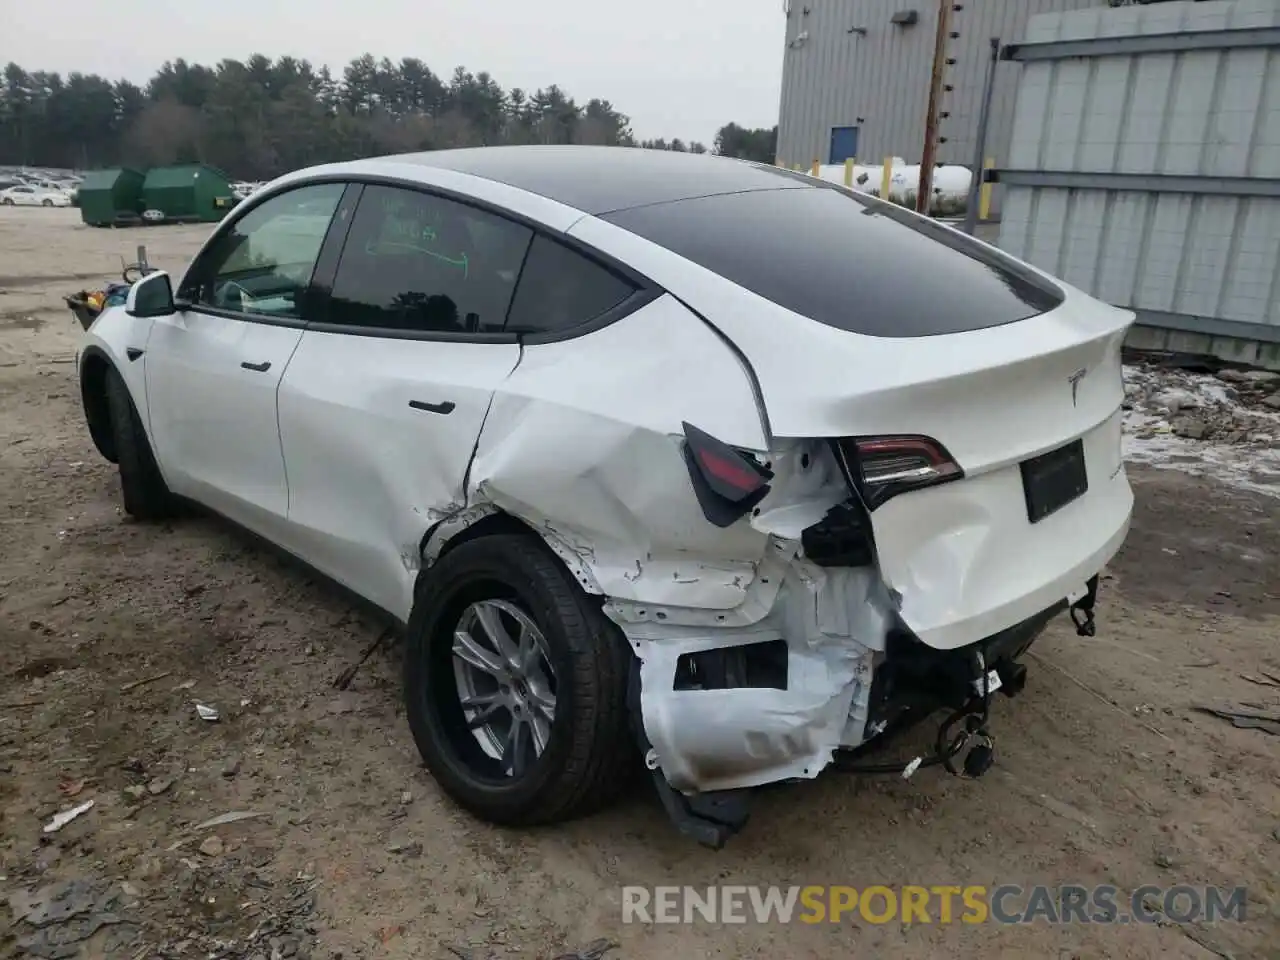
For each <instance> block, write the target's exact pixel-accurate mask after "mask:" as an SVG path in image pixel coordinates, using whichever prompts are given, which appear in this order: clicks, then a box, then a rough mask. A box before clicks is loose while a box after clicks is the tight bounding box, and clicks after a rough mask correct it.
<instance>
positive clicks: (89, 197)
mask: <svg viewBox="0 0 1280 960" xmlns="http://www.w3.org/2000/svg"><path fill="white" fill-rule="evenodd" d="M142 182H143V176H142V174H141V173H139V172H138V171H137V170H131V169H130V168H128V167H111V168H109V169H106V170H92V171H90V172H89V173H87V174H85V178H84V182H83V183H81V184H80V194H79V199H80V217H81V219H83V220H84V222H85V223H87V224H89V225H90V226H94V227H107V226H110V225H111V224H113V223H120V222H130V221H134V222H136V221H137V219H138V214H139V213H141V212H142V211H141V208H140V204H141V203H142Z"/></svg>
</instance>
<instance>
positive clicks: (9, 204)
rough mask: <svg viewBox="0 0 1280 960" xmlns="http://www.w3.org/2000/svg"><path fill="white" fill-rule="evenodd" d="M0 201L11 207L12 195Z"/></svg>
mask: <svg viewBox="0 0 1280 960" xmlns="http://www.w3.org/2000/svg"><path fill="white" fill-rule="evenodd" d="M0 203H3V204H4V205H5V206H6V207H12V206H13V198H12V197H5V198H4V200H3V201H0Z"/></svg>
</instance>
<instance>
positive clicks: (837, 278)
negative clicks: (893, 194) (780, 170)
mask: <svg viewBox="0 0 1280 960" xmlns="http://www.w3.org/2000/svg"><path fill="white" fill-rule="evenodd" d="M604 219H606V220H609V221H610V222H612V223H615V224H617V225H618V226H620V227H622V228H623V229H625V230H629V231H631V232H632V233H636V234H638V235H640V236H642V237H644V238H645V239H647V240H652V241H653V242H654V243H657V244H658V245H659V246H662V247H665V248H667V249H668V250H671V251H673V252H675V253H678V254H680V255H681V256H683V257H686V258H688V259H689V260H692V261H693V262H695V263H697V264H699V265H701V266H703V267H706V268H707V269H709V270H711V271H713V272H715V273H718V274H719V275H721V276H722V277H725V278H727V279H729V280H732V281H733V282H734V283H736V284H738V285H739V286H742V287H745V288H746V289H748V290H750V291H752V292H753V293H757V294H759V295H760V296H762V297H764V298H766V299H768V300H772V301H773V302H774V303H776V304H778V305H779V306H782V307H786V308H787V309H788V310H793V311H795V312H796V313H799V314H803V315H804V316H806V317H809V318H811V319H813V320H817V321H818V322H820V323H825V324H827V325H829V326H833V327H839V328H841V329H843V330H850V331H852V332H854V333H860V334H865V335H868V336H873V337H928V336H936V335H939V334H947V333H961V332H963V331H966V330H980V329H983V328H984V327H995V326H999V325H1001V324H1005V323H1013V322H1015V321H1017V320H1025V319H1027V318H1028V317H1033V316H1036V315H1037V314H1040V313H1044V312H1045V311H1047V310H1051V309H1053V308H1054V307H1056V306H1057V305H1058V304H1060V303H1061V302H1062V294H1061V292H1060V291H1059V290H1058V289H1057V288H1056V287H1055V286H1053V285H1052V284H1050V283H1048V282H1047V281H1045V280H1044V279H1042V278H1041V277H1040V276H1039V275H1037V274H1036V273H1034V272H1033V271H1031V270H1028V269H1027V268H1026V267H1024V266H1022V265H1021V264H1019V263H1018V262H1017V261H1014V260H1012V259H1010V258H1009V257H1006V256H1004V255H1002V254H1000V253H998V252H995V251H992V250H989V249H988V248H986V247H984V246H982V245H981V244H979V243H977V242H976V241H974V240H972V239H970V238H969V237H967V236H965V235H963V234H959V233H956V232H954V231H951V230H948V229H946V228H944V227H942V226H940V225H938V224H936V223H934V222H933V221H931V220H927V219H924V218H921V217H915V216H913V215H911V214H910V213H908V212H906V211H905V210H902V209H900V208H898V207H895V206H893V205H892V204H888V203H881V202H880V201H878V200H875V199H874V198H871V197H866V196H862V195H858V194H851V193H849V192H847V191H844V190H840V189H838V188H834V187H832V188H825V187H814V188H812V189H807V190H766V191H756V192H752V193H736V194H725V195H720V196H711V197H699V198H696V199H690V200H680V201H676V202H674V203H666V204H657V205H654V206H649V207H639V208H635V209H632V210H622V211H619V212H617V213H611V214H608V215H606V216H605V218H604Z"/></svg>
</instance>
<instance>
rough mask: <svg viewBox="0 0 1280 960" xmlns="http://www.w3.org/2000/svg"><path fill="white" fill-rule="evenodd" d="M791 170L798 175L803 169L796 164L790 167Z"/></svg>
mask: <svg viewBox="0 0 1280 960" xmlns="http://www.w3.org/2000/svg"><path fill="white" fill-rule="evenodd" d="M791 169H792V170H794V171H795V172H796V173H799V172H800V171H801V170H802V169H803V167H801V166H800V164H798V163H794V164H792V165H791Z"/></svg>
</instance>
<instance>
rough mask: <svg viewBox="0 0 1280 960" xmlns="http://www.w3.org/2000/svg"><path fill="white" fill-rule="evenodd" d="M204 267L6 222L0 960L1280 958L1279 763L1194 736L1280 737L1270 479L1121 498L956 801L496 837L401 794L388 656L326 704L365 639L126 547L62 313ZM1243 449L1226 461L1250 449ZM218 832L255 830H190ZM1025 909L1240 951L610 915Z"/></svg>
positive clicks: (194, 538)
mask: <svg viewBox="0 0 1280 960" xmlns="http://www.w3.org/2000/svg"><path fill="white" fill-rule="evenodd" d="M206 233H207V231H206V230H205V229H204V228H201V227H194V228H187V227H182V228H163V227H157V228H147V229H141V230H135V231H132V232H130V231H114V230H93V229H89V228H85V227H82V226H81V225H80V224H79V223H78V220H77V216H76V211H74V210H70V211H65V210H52V211H46V210H8V209H6V210H4V211H0V477H3V480H4V482H3V483H0V498H2V500H0V530H3V537H2V538H0V542H2V543H3V547H4V549H3V551H0V897H3V896H5V895H8V897H9V906H10V911H11V914H12V916H13V918H14V922H13V925H12V926H11V927H5V926H4V923H3V921H0V955H11V954H16V955H19V956H22V955H30V956H49V957H61V956H67V957H74V956H84V957H112V958H134V960H143V958H147V957H192V958H194V957H244V958H255V960H257V958H261V960H268V958H275V957H288V956H310V957H312V958H317V960H320V958H323V960H337V958H339V957H342V958H346V960H350V958H364V957H367V958H374V957H387V958H409V957H413V958H419V957H422V958H434V957H437V956H439V957H449V956H462V957H468V958H475V960H484V958H488V957H497V958H507V957H524V958H533V957H555V956H559V955H562V954H565V953H568V954H569V955H571V956H573V955H577V954H578V952H579V951H584V950H586V948H587V947H588V945H590V944H592V943H593V942H594V941H597V940H599V939H601V938H607V939H608V940H610V941H612V942H615V943H616V944H617V946H616V948H614V949H612V950H610V951H609V952H608V953H607V956H608V957H609V958H611V960H612V958H623V960H642V958H667V957H671V958H681V960H688V958H701V957H723V958H730V957H762V958H764V957H768V958H777V957H788V958H805V957H815V958H816V957H833V958H834V957H848V956H851V955H855V953H856V955H866V956H877V955H880V956H904V957H924V956H933V955H937V956H949V957H959V958H968V957H973V958H978V957H982V958H990V957H1011V958H1012V957H1050V958H1052V957H1059V958H1071V957H1079V958H1084V957H1153V956H1159V957H1162V958H1168V960H1172V958H1183V957H1185V958H1195V960H1204V958H1211V957H1213V956H1215V955H1217V956H1233V957H1240V958H1243V957H1265V956H1270V957H1276V956H1280V953H1277V952H1276V951H1277V947H1276V945H1277V943H1280V922H1278V919H1277V917H1278V912H1280V874H1278V870H1277V868H1278V866H1280V789H1277V788H1278V787H1280V763H1277V760H1278V759H1280V749H1278V746H1280V740H1278V739H1277V737H1276V736H1274V735H1272V734H1269V733H1268V732H1267V731H1265V730H1260V729H1237V728H1235V727H1233V726H1231V725H1230V724H1228V723H1227V722H1224V721H1222V720H1220V719H1217V718H1216V717H1213V716H1208V715H1205V714H1201V713H1198V712H1195V711H1194V710H1193V706H1194V705H1195V704H1199V703H1203V702H1218V701H1228V702H1234V703H1240V702H1249V703H1254V704H1258V705H1260V708H1261V709H1269V710H1271V711H1275V710H1277V709H1280V686H1276V685H1272V684H1271V683H1270V682H1268V681H1267V676H1266V674H1267V673H1270V674H1271V675H1274V676H1277V677H1280V649H1278V648H1277V645H1276V638H1277V637H1278V636H1280V511H1278V510H1277V501H1276V500H1275V499H1274V498H1273V497H1271V496H1268V495H1267V480H1268V478H1267V477H1266V476H1265V475H1262V474H1258V475H1257V476H1256V477H1255V478H1254V480H1255V481H1256V482H1254V483H1253V486H1254V487H1260V488H1261V489H1253V488H1249V489H1245V488H1242V487H1241V486H1240V485H1235V486H1232V485H1230V484H1228V483H1224V482H1222V481H1220V480H1217V479H1214V477H1213V476H1191V475H1188V474H1187V473H1186V472H1180V471H1178V470H1168V469H1158V468H1157V467H1155V466H1143V465H1138V466H1135V467H1134V468H1133V469H1132V479H1133V483H1134V487H1135V489H1136V492H1137V497H1138V506H1137V512H1136V515H1135V518H1134V526H1133V532H1132V534H1131V536H1130V538H1129V541H1128V543H1127V545H1126V546H1125V548H1124V550H1123V552H1122V553H1121V555H1120V556H1119V557H1118V559H1117V560H1116V562H1115V563H1114V564H1113V565H1112V567H1111V569H1110V570H1109V571H1108V573H1107V576H1106V579H1105V582H1104V584H1103V596H1102V602H1101V607H1100V629H1099V633H1098V637H1097V638H1096V639H1093V640H1084V639H1080V638H1077V637H1076V636H1075V635H1074V632H1073V631H1072V630H1070V629H1069V627H1067V626H1064V624H1061V623H1060V624H1057V625H1055V626H1054V627H1052V628H1051V629H1050V631H1049V632H1048V633H1047V634H1046V635H1045V636H1044V638H1043V639H1042V640H1041V641H1040V643H1039V644H1037V646H1036V648H1035V650H1034V651H1033V652H1034V654H1035V656H1034V658H1033V659H1032V660H1031V661H1030V662H1029V666H1030V675H1029V681H1028V684H1027V688H1026V691H1025V692H1024V693H1023V695H1022V696H1020V697H1018V698H1017V699H1014V700H1005V699H1003V698H1001V699H999V701H998V702H997V704H996V706H995V710H994V724H993V727H992V730H993V733H994V734H995V736H996V743H997V747H998V750H999V760H998V762H997V765H996V767H995V768H994V770H993V771H992V773H991V774H989V775H988V776H987V777H986V778H984V779H982V780H980V781H960V780H955V779H951V778H948V777H946V776H945V775H944V774H940V773H937V772H934V771H925V772H922V773H920V774H917V775H916V776H915V777H914V778H913V779H912V780H910V781H903V780H901V779H899V778H885V779H851V778H842V777H840V776H834V775H833V776H827V777H823V778H821V779H819V780H818V781H816V782H813V783H806V784H803V785H798V786H794V787H788V788H785V789H780V790H773V791H768V792H766V793H764V794H762V795H761V796H760V797H759V801H758V803H757V804H756V807H755V812H754V816H753V819H752V822H751V823H750V825H749V826H748V828H747V830H746V832H745V833H743V834H742V835H741V836H739V837H738V838H736V839H735V840H734V841H732V842H731V843H730V845H729V846H728V847H727V848H726V849H725V850H724V851H722V852H720V853H710V852H707V851H705V850H702V849H700V848H698V847H696V846H693V845H691V844H690V843H688V842H687V841H685V840H683V839H682V838H681V837H679V836H678V835H677V834H676V833H675V831H674V830H673V829H672V828H671V827H670V825H669V824H668V823H667V821H666V818H665V816H664V814H663V813H662V811H661V808H660V807H659V805H658V803H657V801H656V799H655V798H654V797H653V796H652V795H651V794H650V793H649V792H648V791H637V792H636V793H635V795H634V796H632V797H631V798H630V799H628V800H627V801H626V802H625V803H624V804H622V805H621V806H619V807H617V808H616V809H613V810H610V811H608V812H606V813H604V814H602V815H599V816H597V817H594V818H592V819H589V820H586V821H583V822H579V823H574V824H571V825H568V826H563V827H558V828H554V829H541V830H536V831H528V832H513V831H507V830H498V829H494V828H492V827H489V826H487V825H485V824H482V823H478V822H476V821H474V820H473V819H471V818H470V817H468V816H467V815H466V814H464V813H462V812H460V811H459V810H458V809H456V808H455V807H453V806H452V805H451V804H450V803H449V802H448V801H447V800H446V799H445V798H444V797H443V796H442V795H441V793H440V791H439V790H438V789H437V788H436V786H435V784H434V783H433V782H432V780H431V778H430V777H429V776H428V775H427V774H426V773H425V772H424V771H423V770H422V769H421V766H420V764H419V761H418V758H417V754H416V751H415V750H414V747H413V744H412V741H411V739H410V737H409V733H408V729H407V726H406V724H405V722H404V717H403V713H402V710H401V707H400V703H399V690H398V669H399V668H398V664H397V662H396V661H397V656H396V652H395V651H394V650H393V651H390V652H386V653H383V654H379V655H375V656H374V657H373V658H372V659H371V660H370V662H369V663H367V664H366V665H365V666H364V667H363V668H362V669H361V670H360V672H359V674H358V675H357V677H356V680H355V683H354V684H353V686H352V687H351V689H349V690H348V691H346V692H343V693H339V692H337V691H335V690H334V688H333V686H332V681H333V679H334V678H335V676H336V675H337V674H338V673H340V672H341V671H342V670H343V669H344V668H345V667H347V666H348V665H350V664H352V663H354V662H355V661H356V659H358V657H359V655H360V652H361V651H362V650H363V649H364V648H365V647H366V646H367V645H368V644H369V643H370V642H371V641H372V640H373V639H374V638H375V637H376V636H377V634H378V632H379V630H380V626H379V625H378V624H375V623H373V622H371V621H368V620H366V619H364V618H363V616H362V615H361V614H360V613H359V612H357V611H356V610H354V609H352V607H351V606H350V605H349V604H348V603H347V602H346V601H345V600H344V599H343V598H342V597H340V596H338V595H336V594H335V593H334V592H332V590H331V589H329V588H327V587H326V586H324V585H323V584H321V583H318V582H316V581H314V580H313V579H311V578H310V577H308V575H307V574H306V572H305V571H302V570H300V569H298V568H297V567H296V566H294V565H292V564H290V563H287V562H285V561H283V560H281V559H278V558H277V557H276V556H274V555H273V554H271V553H268V552H266V551H264V550H263V549H262V548H261V547H259V546H257V545H255V544H254V543H253V542H252V541H250V540H249V539H248V538H246V537H245V536H243V535H241V534H239V533H237V532H236V531H234V530H233V529H231V528H229V527H228V526H227V525H225V524H223V523H221V522H219V521H216V520H212V519H191V520H184V521H182V522H179V523H175V524H172V525H167V526H149V525H140V524H135V523H131V522H129V521H128V520H126V519H125V518H124V517H123V516H122V515H121V511H120V506H119V503H120V501H119V493H118V488H117V481H116V475H115V472H114V469H113V468H112V467H111V466H110V465H109V464H107V463H105V462H103V461H102V460H101V459H100V458H99V457H98V456H97V455H96V453H95V452H94V450H93V449H92V446H91V444H90V442H89V439H88V435H87V432H86V430H85V428H84V425H83V421H82V415H81V411H80V407H79V401H78V388H77V385H76V382H75V371H74V369H73V364H72V363H71V362H70V361H71V358H72V355H73V351H74V344H75V338H76V334H77V332H78V327H77V326H76V325H75V323H74V321H73V320H72V318H71V316H70V314H69V312H68V311H67V310H66V308H65V306H64V305H63V304H62V303H61V299H60V298H61V296H62V295H63V294H66V293H70V292H73V291H74V290H76V289H78V288H80V287H81V286H84V285H87V284H92V283H94V282H97V281H99V280H101V279H104V278H105V277H107V276H110V275H112V274H114V273H118V270H119V259H120V257H121V256H124V257H125V258H127V259H130V260H131V259H133V250H134V247H135V246H136V244H137V243H140V242H145V243H146V244H147V246H148V249H149V250H150V252H151V256H152V260H153V262H156V263H158V264H160V265H161V266H164V267H169V268H175V269H176V268H179V267H180V266H181V265H182V264H183V263H184V262H185V260H186V258H187V257H189V256H190V254H191V253H192V252H193V251H194V249H195V248H196V247H197V246H198V244H199V242H200V240H201V239H202V238H203V237H204V236H205V235H206ZM1148 395H1149V394H1148V393H1143V394H1142V396H1143V397H1146V396H1148ZM1136 396H1137V395H1136V394H1135V397H1136ZM1138 402H1139V404H1140V403H1141V402H1145V401H1138ZM1259 409H1263V408H1261V407H1260V408H1259ZM1166 419H1168V418H1166ZM1243 429H1244V430H1245V435H1244V436H1243V437H1241V438H1235V439H1234V440H1233V441H1232V442H1233V444H1234V447H1235V448H1236V449H1238V450H1247V449H1251V448H1252V446H1258V447H1260V446H1264V445H1263V444H1252V442H1251V441H1250V439H1249V430H1250V429H1253V428H1250V427H1245V428H1243ZM1260 430H1261V428H1257V429H1253V432H1254V433H1258V432H1260ZM1234 432H1235V431H1234V430H1229V431H1224V434H1226V435H1229V434H1232V433H1234ZM1182 439H1185V440H1186V442H1188V443H1195V442H1196V441H1194V440H1191V439H1189V438H1182ZM1210 439H1212V438H1210ZM1251 445H1252V446H1251ZM1190 449H1191V450H1192V452H1191V453H1190V454H1187V456H1192V457H1193V458H1194V455H1195V453H1196V450H1197V449H1198V448H1194V447H1193V448H1190ZM1241 455H1243V454H1241ZM1149 459H1153V460H1159V458H1158V457H1156V458H1149ZM1201 459H1203V457H1201ZM1163 465H1164V466H1170V465H1173V466H1178V463H1176V462H1175V463H1172V464H1171V463H1169V462H1168V458H1166V461H1165V462H1164V464H1163ZM1208 472H1209V473H1212V471H1208ZM1273 492H1274V491H1273ZM1246 675H1247V677H1246ZM1249 678H1252V679H1249ZM197 704H202V705H205V706H208V707H212V708H214V709H216V710H217V711H218V716H219V719H218V720H217V721H216V722H214V721H209V720H205V719H201V717H200V716H199V714H198V711H197ZM89 800H92V801H93V806H92V807H91V808H90V809H88V810H87V811H86V812H84V813H83V814H81V815H80V816H79V817H78V818H77V819H75V820H74V821H73V822H71V823H70V824H69V825H67V826H65V827H63V828H62V829H61V830H60V831H58V832H56V833H52V834H45V833H42V825H44V824H46V823H48V822H49V820H50V818H51V817H52V816H53V815H54V814H55V813H57V812H59V811H64V810H67V809H70V808H74V807H76V806H77V805H81V804H84V803H86V802H87V801H89ZM228 814H252V816H247V817H244V818H241V819H233V820H232V822H222V823H217V822H215V823H213V824H209V823H208V822H207V821H210V820H211V819H213V818H217V817H219V816H223V815H228ZM224 819H228V818H224ZM1038 882H1043V883H1078V884H1083V885H1093V884H1099V883H1112V884H1116V885H1118V886H1119V887H1121V888H1122V889H1125V890H1129V889H1132V888H1134V887H1136V886H1138V885H1140V884H1143V883H1154V884H1161V885H1164V886H1170V885H1173V884H1178V883H1187V884H1209V883H1212V884H1221V885H1227V886H1234V885H1241V884H1242V885H1245V886H1247V887H1248V890H1249V902H1248V917H1249V919H1248V921H1247V922H1246V923H1244V924H1220V925H1217V926H1207V925H1205V926H1200V925H1197V926H1187V927H1180V926H1177V925H1174V924H1170V923H1166V924H1161V925H1156V926H1147V925H1128V926H1099V925H1079V924H1077V925H1072V926H1063V927H1053V926H1049V925H1046V924H1033V925H1027V926H1019V927H1014V928H999V927H997V926H995V925H993V924H989V925H982V926H963V925H958V924H957V925H950V926H944V925H940V924H913V925H910V926H907V925H899V924H896V923H895V924H892V925H872V924H868V923H865V922H863V921H862V920H858V921H857V922H851V921H845V922H843V923H841V924H838V925H820V926H801V925H793V926H789V927H782V926H776V925H773V926H764V925H754V924H746V925H730V926H723V927H721V926H714V925H711V924H706V923H697V924H693V925H675V926H663V925H658V926H643V925H636V924H631V925H624V924H623V923H622V922H621V910H620V901H621V894H620V888H621V886H622V885H624V884H642V885H663V884H678V885H685V884H688V885H694V886H705V885H707V884H712V883H748V884H754V883H759V884H780V885H784V886H786V885H791V884H801V885H804V884H822V883H847V884H853V885H857V886H866V885H868V884H888V885H891V886H892V885H902V884H925V885H931V884H967V883H977V884H986V885H988V886H993V885H996V884H1000V883H1021V884H1030V883H1038ZM51 898H53V899H51ZM18 918H24V919H22V920H21V922H19V920H18ZM450 945H452V946H453V947H454V948H455V949H453V950H450ZM597 952H598V951H597ZM581 955H583V956H586V955H589V954H588V953H582V954H581Z"/></svg>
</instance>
